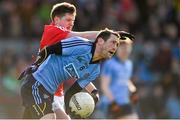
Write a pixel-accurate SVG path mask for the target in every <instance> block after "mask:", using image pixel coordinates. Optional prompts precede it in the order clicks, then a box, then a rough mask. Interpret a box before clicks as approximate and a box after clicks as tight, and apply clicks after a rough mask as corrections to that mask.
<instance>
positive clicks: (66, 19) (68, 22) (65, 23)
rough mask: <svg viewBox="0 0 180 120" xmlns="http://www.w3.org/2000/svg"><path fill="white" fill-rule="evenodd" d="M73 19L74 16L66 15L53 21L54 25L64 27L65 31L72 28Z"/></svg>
mask: <svg viewBox="0 0 180 120" xmlns="http://www.w3.org/2000/svg"><path fill="white" fill-rule="evenodd" d="M75 17H76V16H75V14H69V13H66V14H65V15H64V16H62V17H58V18H57V19H56V21H55V24H56V25H57V26H61V27H64V28H66V29H67V30H72V28H73V26H74V20H75Z"/></svg>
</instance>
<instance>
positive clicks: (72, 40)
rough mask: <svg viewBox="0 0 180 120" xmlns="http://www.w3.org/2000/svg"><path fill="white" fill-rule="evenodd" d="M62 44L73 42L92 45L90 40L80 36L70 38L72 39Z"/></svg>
mask: <svg viewBox="0 0 180 120" xmlns="http://www.w3.org/2000/svg"><path fill="white" fill-rule="evenodd" d="M62 42H64V43H67V42H71V43H90V44H91V43H92V42H91V41H90V40H88V39H86V38H83V37H79V36H74V37H70V38H66V39H64V40H62Z"/></svg>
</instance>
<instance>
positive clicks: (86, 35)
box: [67, 31, 99, 40]
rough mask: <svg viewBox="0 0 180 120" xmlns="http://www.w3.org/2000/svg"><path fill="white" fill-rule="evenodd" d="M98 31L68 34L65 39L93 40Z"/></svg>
mask: <svg viewBox="0 0 180 120" xmlns="http://www.w3.org/2000/svg"><path fill="white" fill-rule="evenodd" d="M98 33H99V31H85V32H74V31H73V32H70V33H69V34H68V36H67V37H73V36H79V37H84V38H87V39H89V40H95V39H96V36H97V35H98Z"/></svg>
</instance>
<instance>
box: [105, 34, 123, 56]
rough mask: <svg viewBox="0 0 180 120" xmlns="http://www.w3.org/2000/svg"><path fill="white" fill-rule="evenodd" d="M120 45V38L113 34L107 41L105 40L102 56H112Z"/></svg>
mask: <svg viewBox="0 0 180 120" xmlns="http://www.w3.org/2000/svg"><path fill="white" fill-rule="evenodd" d="M118 46H119V38H118V37H117V36H115V35H113V34H111V36H110V37H109V39H108V40H107V41H105V42H104V45H103V47H102V56H103V58H105V59H109V58H111V57H112V56H113V55H114V53H115V52H116V50H117V48H118Z"/></svg>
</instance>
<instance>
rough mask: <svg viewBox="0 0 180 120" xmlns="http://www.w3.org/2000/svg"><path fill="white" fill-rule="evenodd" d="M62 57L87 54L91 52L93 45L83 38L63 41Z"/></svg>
mask: <svg viewBox="0 0 180 120" xmlns="http://www.w3.org/2000/svg"><path fill="white" fill-rule="evenodd" d="M61 45H62V55H67V56H68V55H78V54H85V53H87V52H89V50H91V47H92V43H91V42H89V40H87V39H84V38H81V37H72V38H68V39H64V40H62V41H61Z"/></svg>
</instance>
